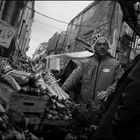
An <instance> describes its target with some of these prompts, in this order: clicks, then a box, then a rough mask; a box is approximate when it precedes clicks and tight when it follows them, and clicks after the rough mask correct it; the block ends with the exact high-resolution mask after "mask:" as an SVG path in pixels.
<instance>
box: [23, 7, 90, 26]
mask: <svg viewBox="0 0 140 140" xmlns="http://www.w3.org/2000/svg"><path fill="white" fill-rule="evenodd" d="M24 6H25V7H26V8H28V9H30V10H32V11H33V12H35V13H37V14H39V15H41V16H44V17H46V18H49V19H51V20H54V21H57V22H61V23H64V24H67V25H68V24H69V23H68V22H65V21H62V20H58V19H55V18H52V17H49V16H47V15H45V14H42V13H40V12H38V11H36V10H34V9H32V8H30V7H28V6H26V5H24ZM71 25H75V26H83V27H88V28H92V26H86V25H80V24H74V23H72V24H71Z"/></svg>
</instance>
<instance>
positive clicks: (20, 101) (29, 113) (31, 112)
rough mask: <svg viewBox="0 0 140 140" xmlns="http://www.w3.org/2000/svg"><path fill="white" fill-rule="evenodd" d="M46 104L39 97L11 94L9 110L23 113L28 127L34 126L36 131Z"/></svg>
mask: <svg viewBox="0 0 140 140" xmlns="http://www.w3.org/2000/svg"><path fill="white" fill-rule="evenodd" d="M46 103H47V101H46V100H45V99H44V98H42V97H39V96H31V95H25V94H12V95H11V97H10V102H9V108H12V109H15V110H18V111H20V112H23V113H24V115H25V117H26V118H27V120H28V125H35V129H37V128H38V125H39V124H40V121H41V118H42V115H43V113H44V111H45V108H46Z"/></svg>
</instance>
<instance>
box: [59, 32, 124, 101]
mask: <svg viewBox="0 0 140 140" xmlns="http://www.w3.org/2000/svg"><path fill="white" fill-rule="evenodd" d="M92 50H93V52H95V53H94V55H93V56H92V57H91V58H90V59H88V60H87V61H85V62H82V63H81V65H80V66H79V67H78V68H76V69H75V70H74V71H73V72H72V73H71V74H70V76H69V77H68V78H67V79H66V80H65V82H64V84H63V85H62V89H63V90H64V91H66V92H67V91H69V90H70V89H72V87H73V86H74V85H75V84H76V83H78V82H79V81H82V86H81V93H80V98H81V99H80V100H81V102H83V103H88V102H89V101H91V100H92V101H93V100H95V99H97V98H99V99H102V100H106V99H107V98H108V96H109V95H111V93H113V92H114V89H115V87H116V83H117V81H118V80H119V79H120V77H121V75H122V73H123V69H122V68H121V65H120V63H119V61H117V60H116V59H114V58H113V57H112V56H111V55H110V52H109V51H110V43H109V41H108V40H107V38H105V37H104V36H103V35H101V34H98V35H96V36H94V37H93V44H92Z"/></svg>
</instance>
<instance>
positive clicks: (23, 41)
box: [0, 0, 35, 59]
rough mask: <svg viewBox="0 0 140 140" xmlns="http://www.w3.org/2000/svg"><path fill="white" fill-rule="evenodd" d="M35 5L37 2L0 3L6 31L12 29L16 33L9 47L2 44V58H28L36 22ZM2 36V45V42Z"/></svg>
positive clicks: (0, 46) (0, 47)
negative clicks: (33, 24) (34, 22)
mask: <svg viewBox="0 0 140 140" xmlns="http://www.w3.org/2000/svg"><path fill="white" fill-rule="evenodd" d="M34 5H35V1H6V0H1V1H0V21H1V24H2V23H4V24H5V26H7V29H5V30H8V29H10V28H11V29H12V30H13V32H14V35H13V36H12V38H11V40H10V43H9V45H8V46H7V47H5V46H4V45H2V44H0V49H1V52H2V53H1V55H2V56H4V57H10V56H14V58H15V59H17V58H19V57H26V51H27V50H28V48H29V41H30V34H31V27H32V23H33V21H34ZM1 26H2V25H1ZM3 32H4V31H3ZM1 36H2V35H0V43H1V42H2V38H1Z"/></svg>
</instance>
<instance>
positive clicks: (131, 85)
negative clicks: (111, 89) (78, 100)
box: [90, 55, 140, 140]
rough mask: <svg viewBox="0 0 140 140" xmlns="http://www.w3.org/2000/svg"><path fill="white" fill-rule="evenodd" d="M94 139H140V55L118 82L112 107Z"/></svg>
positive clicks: (91, 139)
mask: <svg viewBox="0 0 140 140" xmlns="http://www.w3.org/2000/svg"><path fill="white" fill-rule="evenodd" d="M93 139H94V140H97V139H98V140H99V139H107V140H109V139H113V140H120V139H123V140H124V139H127V140H128V139H140V55H138V56H137V57H136V58H135V59H134V61H133V63H132V65H131V66H130V67H129V68H128V70H127V71H126V72H125V73H124V74H123V76H122V77H121V79H120V80H119V81H118V83H117V86H116V90H115V95H114V99H113V101H112V104H111V107H110V108H109V110H108V112H107V114H106V115H105V117H104V118H103V119H102V121H101V123H100V125H99V126H98V128H97V130H96V131H95V133H94V135H93V136H92V137H91V138H90V140H93Z"/></svg>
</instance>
